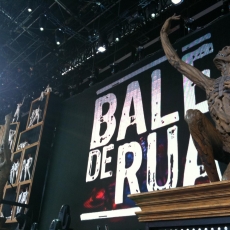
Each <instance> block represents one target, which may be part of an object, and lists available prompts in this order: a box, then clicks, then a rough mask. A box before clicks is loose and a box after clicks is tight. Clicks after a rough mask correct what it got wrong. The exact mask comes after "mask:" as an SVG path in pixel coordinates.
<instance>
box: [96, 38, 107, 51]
mask: <svg viewBox="0 0 230 230" xmlns="http://www.w3.org/2000/svg"><path fill="white" fill-rule="evenodd" d="M107 45H108V39H107V36H106V34H100V37H99V40H98V43H97V47H98V48H97V51H98V52H101V53H103V52H105V51H106V47H107Z"/></svg>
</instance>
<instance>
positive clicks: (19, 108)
mask: <svg viewBox="0 0 230 230" xmlns="http://www.w3.org/2000/svg"><path fill="white" fill-rule="evenodd" d="M24 99H25V97H24V98H23V100H22V103H18V104H17V109H16V111H15V113H14V118H13V122H17V121H18V120H19V116H20V111H21V107H22V105H23V103H24Z"/></svg>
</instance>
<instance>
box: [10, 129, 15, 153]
mask: <svg viewBox="0 0 230 230" xmlns="http://www.w3.org/2000/svg"><path fill="white" fill-rule="evenodd" d="M15 133H16V130H12V129H10V131H9V140H8V141H9V148H10V149H11V148H12V144H13V140H14V135H15Z"/></svg>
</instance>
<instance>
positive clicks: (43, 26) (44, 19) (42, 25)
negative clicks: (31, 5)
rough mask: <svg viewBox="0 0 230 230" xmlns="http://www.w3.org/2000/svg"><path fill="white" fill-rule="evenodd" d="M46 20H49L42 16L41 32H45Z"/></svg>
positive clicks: (40, 20) (40, 21)
mask: <svg viewBox="0 0 230 230" xmlns="http://www.w3.org/2000/svg"><path fill="white" fill-rule="evenodd" d="M46 20H47V18H46V16H45V15H44V14H43V15H40V18H39V29H40V31H44V29H45V24H46Z"/></svg>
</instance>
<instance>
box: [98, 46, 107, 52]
mask: <svg viewBox="0 0 230 230" xmlns="http://www.w3.org/2000/svg"><path fill="white" fill-rule="evenodd" d="M97 50H98V51H99V52H101V53H103V52H105V51H106V48H105V45H102V46H99V47H98V49H97Z"/></svg>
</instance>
